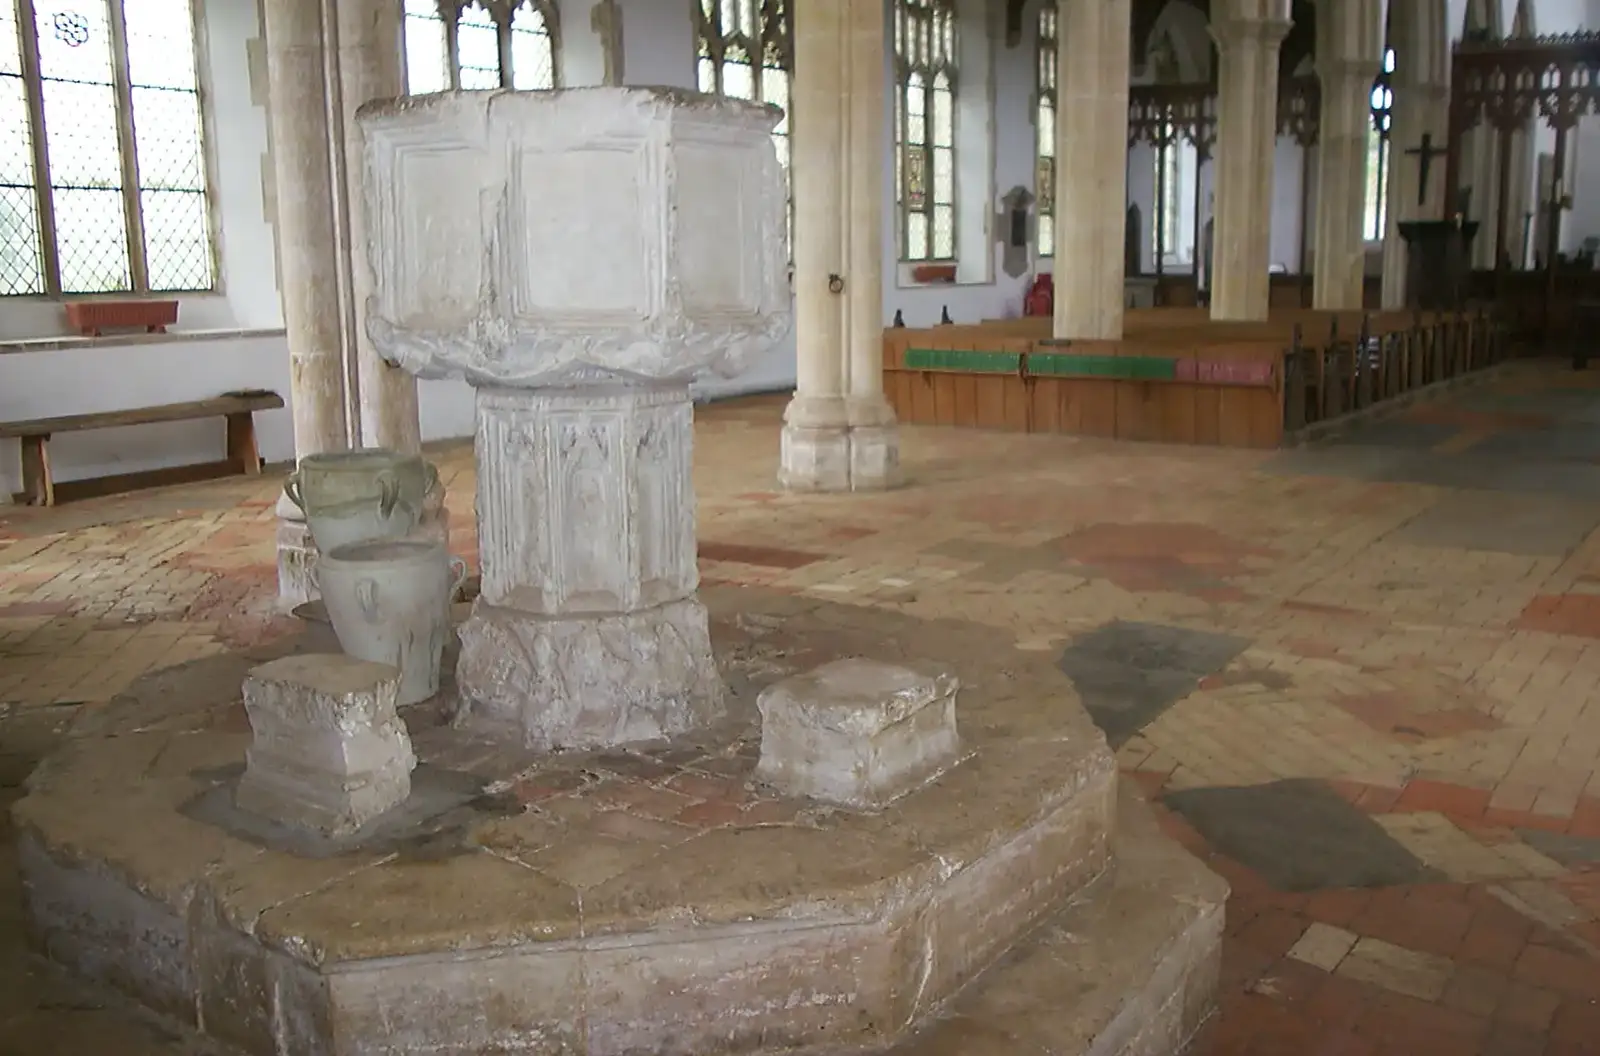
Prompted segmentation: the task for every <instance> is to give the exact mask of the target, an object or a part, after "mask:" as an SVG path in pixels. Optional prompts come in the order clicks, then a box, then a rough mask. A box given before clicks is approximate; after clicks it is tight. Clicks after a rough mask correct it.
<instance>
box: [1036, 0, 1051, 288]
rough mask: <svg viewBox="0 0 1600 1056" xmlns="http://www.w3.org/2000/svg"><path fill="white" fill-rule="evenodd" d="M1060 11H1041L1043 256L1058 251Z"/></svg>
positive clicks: (1039, 140) (1038, 188)
mask: <svg viewBox="0 0 1600 1056" xmlns="http://www.w3.org/2000/svg"><path fill="white" fill-rule="evenodd" d="M1056 59H1057V52H1056V8H1055V5H1054V4H1053V3H1046V4H1045V5H1044V7H1042V8H1041V9H1040V10H1039V43H1038V50H1037V52H1036V59H1035V73H1036V75H1037V80H1038V101H1037V102H1036V103H1035V104H1034V105H1035V111H1034V124H1035V126H1036V127H1035V129H1034V144H1035V157H1036V164H1035V166H1034V178H1033V183H1034V194H1035V195H1036V196H1037V197H1038V199H1039V255H1040V256H1041V257H1049V256H1054V255H1055V251H1056V223H1055V215H1056Z"/></svg>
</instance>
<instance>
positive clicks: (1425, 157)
mask: <svg viewBox="0 0 1600 1056" xmlns="http://www.w3.org/2000/svg"><path fill="white" fill-rule="evenodd" d="M1406 153H1407V154H1415V155H1416V156H1417V166H1418V168H1417V204H1418V205H1422V204H1424V203H1426V202H1427V200H1428V170H1429V169H1431V168H1433V159H1434V158H1439V157H1443V156H1444V155H1446V154H1448V153H1450V152H1449V151H1448V150H1446V149H1445V148H1444V147H1436V146H1434V145H1433V133H1431V132H1424V133H1423V134H1422V142H1421V143H1418V144H1417V145H1416V146H1414V147H1412V148H1411V149H1410V150H1407V151H1406Z"/></svg>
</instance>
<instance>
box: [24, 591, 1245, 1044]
mask: <svg viewBox="0 0 1600 1056" xmlns="http://www.w3.org/2000/svg"><path fill="white" fill-rule="evenodd" d="M707 595H708V596H707V598H706V601H707V603H708V606H709V608H710V609H711V612H712V638H713V641H714V642H715V643H716V646H717V660H718V663H719V665H720V667H721V670H722V671H723V673H724V676H725V678H726V679H727V682H728V697H729V717H728V718H727V720H726V721H725V722H724V723H722V724H720V725H718V726H717V727H715V728H714V729H712V730H709V731H705V732H704V733H702V734H700V735H697V736H696V737H694V738H692V739H680V740H678V741H674V742H671V743H660V744H647V745H641V746H639V747H638V748H636V749H630V750H627V751H618V750H609V751H597V752H584V753H579V752H568V753H561V754H559V755H555V756H547V755H544V756H542V755H538V754H536V753H533V752H531V751H530V750H528V749H525V748H522V747H520V746H508V745H507V744H505V742H504V741H503V739H496V738H493V737H490V736H485V735H482V734H479V733H475V732H474V731H473V730H472V729H470V728H467V729H459V728H454V727H452V726H451V725H450V724H449V723H448V721H447V716H448V713H449V712H450V710H451V709H450V707H449V706H448V702H434V703H431V704H428V705H423V706H420V707H418V708H413V709H407V710H406V711H404V712H403V717H404V718H405V720H406V722H407V724H408V726H409V727H410V730H411V736H412V742H413V746H414V750H415V752H416V754H417V756H418V758H419V760H420V764H421V765H420V767H419V770H418V774H419V775H423V774H425V773H427V772H433V773H448V774H451V775H454V777H455V779H456V780H458V781H460V780H464V779H466V778H469V777H470V778H472V779H474V780H476V781H478V782H479V783H480V784H481V786H482V788H483V793H482V794H481V795H479V796H478V797H477V798H476V799H474V800H472V801H471V802H470V803H468V804H466V805H465V806H463V805H462V804H461V803H460V801H459V799H457V800H454V801H452V802H451V809H450V810H449V811H448V813H447V814H445V815H441V816H439V817H434V818H429V817H427V816H426V814H425V813H414V814H413V815H411V816H412V817H413V818H414V822H413V823H412V828H411V830H410V831H409V833H408V832H407V831H402V830H401V829H399V828H397V825H396V823H394V822H393V819H392V818H391V819H390V822H389V823H388V824H387V825H385V824H383V819H379V823H377V824H375V826H374V829H373V835H372V837H371V839H369V841H368V842H367V843H366V844H362V843H360V842H359V841H357V842H356V843H354V844H347V845H344V846H342V847H340V848H339V849H337V851H336V852H334V853H319V854H308V853H305V851H304V849H301V850H300V852H299V853H296V851H294V850H293V849H291V848H289V847H287V846H285V845H282V844H278V843H275V841H274V840H273V839H272V838H271V835H270V834H265V835H263V834H262V833H260V832H259V831H258V830H247V829H244V828H238V827H230V826H229V825H228V824H227V822H226V819H225V818H223V819H220V820H219V819H218V818H217V817H216V815H215V814H207V813H206V812H205V811H203V810H199V809H197V804H205V803H207V802H211V801H214V800H215V799H217V798H218V797H219V796H221V795H223V794H225V793H226V791H227V789H228V787H229V785H230V783H231V782H235V781H237V779H238V774H239V773H240V771H241V770H242V760H243V758H244V752H245V748H246V746H247V744H248V742H249V733H248V728H247V725H246V723H245V721H244V720H245V717H244V713H243V709H242V705H241V704H240V703H239V690H238V685H239V680H240V678H241V677H242V674H243V671H244V670H246V669H247V668H248V667H249V666H251V665H252V664H254V663H258V662H260V660H261V659H264V657H260V656H253V657H249V658H221V659H219V660H208V661H202V662H199V663H197V664H195V665H191V668H190V669H187V670H184V669H180V670H175V671H169V672H165V673H163V674H161V675H159V676H155V677H157V678H159V679H160V680H161V683H162V684H161V692H160V693H158V694H155V693H150V692H148V691H145V692H141V691H139V690H138V689H137V688H136V689H135V691H134V692H133V693H131V694H130V695H129V696H128V697H126V698H122V699H120V700H119V701H117V702H114V703H113V704H112V705H110V706H109V707H108V708H107V709H105V710H104V711H102V712H100V713H98V714H97V715H96V716H95V720H94V722H93V723H91V724H86V725H85V728H84V729H82V730H81V731H79V734H80V735H79V736H78V738H77V740H76V741H75V743H73V744H72V745H70V746H69V747H68V748H67V749H65V750H64V751H63V752H61V753H60V754H58V755H57V756H55V757H53V758H51V759H50V760H48V761H47V762H46V763H45V764H44V765H43V766H42V767H41V768H40V769H39V771H38V772H37V773H36V774H35V776H34V777H33V779H32V780H31V782H30V786H29V792H28V795H27V796H26V798H24V799H23V800H22V801H21V802H19V803H18V805H17V806H16V808H15V820H16V827H17V829H18V832H19V834H20V839H21V841H22V848H21V851H22V853H21V860H22V868H23V874H24V883H25V888H26V898H27V906H28V913H29V917H30V920H31V925H32V929H33V933H34V935H35V937H36V940H37V942H38V944H39V945H40V947H41V948H42V949H43V950H44V952H46V953H47V954H48V955H49V956H50V957H52V958H53V959H55V960H57V961H59V962H61V963H63V964H66V965H67V966H69V967H70V968H72V969H74V970H75V971H77V972H78V973H80V974H82V975H84V976H87V977H89V978H91V979H93V980H95V981H98V982H101V983H104V984H108V985H110V986H113V987H115V988H117V989H119V990H121V991H123V992H125V993H128V994H130V995H132V996H133V997H135V998H137V999H138V1000H139V1001H140V1002H141V1003H143V1004H144V1005H146V1006H148V1007H150V1008H152V1009H154V1010H156V1011H157V1012H159V1013H162V1014H164V1015H165V1016H167V1017H169V1018H170V1019H172V1020H175V1021H178V1022H179V1023H181V1024H183V1025H185V1026H186V1027H188V1028H189V1029H191V1030H199V1031H201V1032H203V1033H204V1034H206V1035H209V1036H210V1037H211V1038H213V1039H215V1040H217V1041H219V1042H221V1043H223V1044H224V1045H227V1046H231V1047H233V1048H236V1049H238V1050H240V1051H243V1052H248V1053H252V1054H254V1053H262V1054H266V1053H279V1052H293V1053H297V1054H298V1053H305V1054H313V1056H323V1054H328V1056H354V1054H367V1053H380V1052H382V1053H436V1052H489V1051H492V1052H503V1053H539V1054H557V1053H561V1054H567V1053H580V1054H588V1056H608V1054H622V1053H634V1052H650V1053H661V1054H685V1056H687V1054H693V1056H716V1054H722V1053H728V1054H733V1053H759V1052H768V1051H772V1052H776V1051H803V1052H816V1053H830V1052H835V1051H844V1050H847V1049H851V1048H853V1047H866V1048H869V1049H884V1048H894V1047H896V1046H898V1047H899V1048H898V1049H897V1050H896V1051H903V1052H905V1053H908V1054H909V1053H914V1052H926V1051H939V1052H950V1053H972V1054H974V1056H977V1054H979V1053H983V1054H985V1056H989V1054H993V1053H996V1052H1018V1053H1074V1054H1076V1053H1090V1052H1094V1053H1128V1054H1135V1053H1137V1054H1146V1053H1148V1054H1156V1053H1161V1054H1168V1053H1176V1052H1177V1051H1178V1050H1179V1048H1180V1047H1181V1043H1182V1041H1183V1040H1184V1039H1186V1038H1187V1037H1188V1036H1189V1035H1190V1034H1191V1033H1192V1032H1193V1030H1194V1029H1195V1028H1196V1027H1197V1026H1198V1024H1199V1021H1200V1020H1201V1018H1203V1016H1204V1014H1205V1012H1206V1011H1207V1009H1208V1008H1209V1003H1210V1000H1211V994H1212V992H1213V989H1214V983H1215V975H1216V971H1217V963H1218V961H1217V959H1218V951H1219V948H1220V940H1221V925H1222V901H1223V899H1224V897H1225V895H1226V889H1225V887H1224V885H1223V884H1222V883H1221V881H1219V880H1217V879H1216V878H1215V877H1213V876H1211V875H1210V874H1209V873H1207V872H1206V871H1205V870H1204V869H1203V868H1201V867H1200V866H1199V864H1198V863H1196V862H1195V861H1193V860H1192V859H1190V858H1188V857H1187V856H1186V855H1185V854H1183V853H1182V852H1181V851H1180V850H1178V849H1177V848H1176V846H1175V845H1172V844H1170V843H1169V842H1168V841H1166V840H1165V839H1164V838H1163V837H1161V836H1160V835H1159V834H1158V833H1157V832H1156V831H1155V830H1154V829H1153V827H1151V825H1150V823H1149V820H1148V818H1147V817H1146V816H1145V812H1144V810H1143V808H1142V806H1141V805H1140V804H1138V803H1137V802H1136V801H1134V800H1131V799H1125V801H1124V802H1123V804H1122V806H1121V809H1120V810H1119V809H1118V807H1117V795H1118V794H1117V781H1116V771H1115V767H1114V763H1113V760H1112V757H1111V755H1110V754H1109V752H1108V751H1107V749H1106V747H1105V743H1104V740H1103V738H1102V737H1101V735H1100V733H1099V732H1098V731H1097V730H1096V729H1095V728H1094V727H1093V726H1092V725H1091V724H1090V722H1089V720H1088V718H1087V716H1086V715H1085V713H1084V712H1083V710H1082V708H1081V707H1080V706H1079V705H1078V703H1077V701H1076V699H1075V697H1074V694H1073V692H1072V689H1071V685H1070V683H1069V682H1068V681H1067V679H1066V678H1065V676H1063V675H1062V674H1061V673H1060V672H1059V671H1057V670H1056V669H1055V668H1054V666H1053V665H1051V664H1050V663H1049V662H1048V659H1047V658H1045V657H1042V656H1037V657H1036V656H1035V655H1034V654H1027V653H1019V652H1016V651H1015V650H1013V649H1012V648H1011V646H1010V644H1009V642H1008V641H1007V640H1006V639H1005V637H1004V636H1003V635H1000V634H997V633H996V632H993V631H990V630H987V629H985V628H981V627H977V626H974V625H970V624H956V623H927V622H921V621H916V620H913V619H910V618H907V617H903V616H899V615H896V614H893V613H888V612H882V611H877V610H871V609H858V608H850V607H846V606H833V605H821V604H818V603H816V602H813V601H808V600H805V599H798V598H794V597H789V596H779V595H768V594H756V593H753V592H750V591H737V592H735V591H723V590H713V591H708V592H707ZM874 651H875V652H876V655H877V656H879V657H880V658H881V659H883V660H884V661H885V662H889V663H894V664H897V665H904V666H906V667H910V668H913V669H918V670H946V671H950V672H951V673H952V674H953V675H955V677H957V678H959V679H960V681H961V684H962V686H963V689H962V691H961V701H960V716H961V719H960V721H961V725H962V740H963V752H964V753H965V757H964V758H963V759H962V760H961V761H960V762H959V763H958V764H957V765H956V766H954V767H953V768H952V769H950V770H948V771H947V772H945V773H944V774H942V775H941V776H940V777H939V778H938V779H937V780H935V781H933V782H932V783H930V784H927V785H925V786H923V787H921V788H918V789H916V790H914V791H912V792H910V793H909V794H907V795H905V796H903V797H902V798H900V799H898V800H896V801H895V802H894V803H893V804H892V805H890V806H888V807H887V808H885V809H883V810H881V811H878V812H853V811H845V810H840V809H836V808H832V807H827V806H824V805H821V804H817V803H815V802H814V801H808V800H798V799H785V798H782V797H779V796H777V795H776V794H775V793H773V792H771V791H770V790H769V789H766V788H765V787H764V786H762V785H760V784H759V782H757V781H756V780H755V779H754V767H755V763H756V759H757V756H758V754H759V741H760V731H759V725H758V720H757V716H756V711H755V700H756V697H757V695H758V694H759V692H760V690H761V689H763V688H765V687H766V686H768V685H770V684H772V683H773V682H775V681H777V680H779V679H782V678H787V677H791V676H793V675H795V674H797V673H800V672H802V671H806V670H810V669H812V668H815V667H817V666H819V665H820V664H822V663H825V662H827V661H829V660H832V659H835V658H837V657H840V656H848V655H861V654H865V653H870V652H874ZM425 784H427V782H423V781H419V782H418V786H419V787H420V786H422V785H425ZM413 798H415V793H414V796H413ZM202 818H210V819H211V820H209V821H207V820H200V819H202ZM379 830H381V838H379V835H378V833H379ZM1041 924H1042V925H1043V927H1042V928H1041V927H1040V925H1041ZM1008 953H1009V954H1010V957H1009V958H1006V957H1005V955H1006V954H1008ZM1003 958H1004V959H1003ZM986 971H987V974H985V973H986ZM974 979H976V980H977V982H976V985H975V986H973V987H969V988H967V989H965V990H962V987H963V986H964V985H965V984H966V983H968V982H970V981H973V980H974ZM958 991H961V992H960V993H958ZM947 1013H948V1016H947V1018H940V1016H941V1015H944V1014H947ZM919 1032H920V1033H919ZM930 1046H931V1047H930Z"/></svg>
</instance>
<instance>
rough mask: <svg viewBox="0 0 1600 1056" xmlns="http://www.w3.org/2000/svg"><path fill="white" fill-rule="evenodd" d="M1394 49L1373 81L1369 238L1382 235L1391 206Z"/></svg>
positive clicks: (1373, 239)
mask: <svg viewBox="0 0 1600 1056" xmlns="http://www.w3.org/2000/svg"><path fill="white" fill-rule="evenodd" d="M1393 79H1394V49H1393V48H1389V49H1387V50H1386V51H1385V52H1384V53H1383V70H1382V71H1381V72H1380V73H1379V74H1378V76H1377V79H1376V80H1374V81H1373V82H1372V97H1371V99H1370V100H1369V105H1370V108H1371V110H1372V123H1371V125H1370V126H1369V127H1368V129H1367V194H1366V210H1365V215H1364V217H1363V220H1362V225H1361V234H1362V237H1363V238H1365V239H1366V240H1367V241H1368V242H1377V241H1379V240H1381V239H1382V238H1383V229H1384V225H1385V224H1386V223H1387V221H1388V210H1389V201H1388V198H1389V160H1390V159H1389V129H1390V126H1391V125H1392V124H1393V123H1394V115H1393V110H1394V89H1393V88H1391V87H1390V84H1391V82H1392V81H1393Z"/></svg>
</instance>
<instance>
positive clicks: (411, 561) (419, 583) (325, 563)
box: [315, 539, 467, 705]
mask: <svg viewBox="0 0 1600 1056" xmlns="http://www.w3.org/2000/svg"><path fill="white" fill-rule="evenodd" d="M315 578H316V581H317V586H318V588H319V589H320V590H321V591H322V603H323V605H324V606H326V608H327V610H328V618H329V619H330V620H332V622H333V631H334V633H335V634H337V635H338V636H339V646H340V648H342V649H343V650H344V651H345V652H346V653H348V654H350V655H351V656H354V657H358V658H360V659H362V660H371V661H373V662H374V663H379V664H389V665H390V666H392V667H396V668H398V669H399V670H400V695H399V699H398V701H397V703H398V704H402V705H405V704H415V703H417V702H419V701H423V700H427V699H428V698H429V697H431V696H433V695H434V694H435V693H437V692H439V659H440V657H441V656H443V654H444V642H445V635H446V634H448V633H449V632H450V601H451V599H452V598H453V597H454V596H455V593H456V591H457V590H458V589H460V587H461V584H462V581H463V580H465V579H466V578H467V566H466V562H464V561H462V560H461V559H460V558H458V557H451V556H450V554H449V552H448V551H447V550H446V549H445V547H444V543H442V542H440V541H439V540H424V539H379V540H369V541H367V542H363V543H351V544H349V545H346V546H337V547H334V548H333V549H332V550H330V551H328V552H326V553H324V554H323V555H322V556H321V557H320V558H319V559H318V561H317V566H316V573H315Z"/></svg>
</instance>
